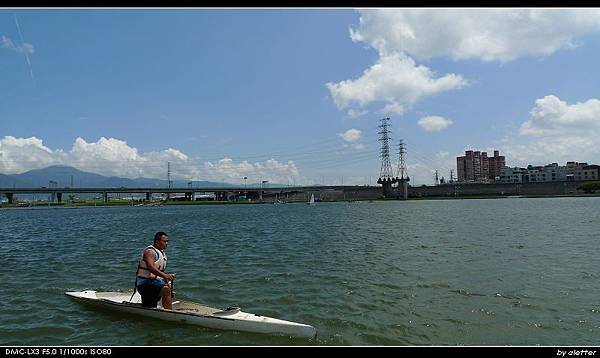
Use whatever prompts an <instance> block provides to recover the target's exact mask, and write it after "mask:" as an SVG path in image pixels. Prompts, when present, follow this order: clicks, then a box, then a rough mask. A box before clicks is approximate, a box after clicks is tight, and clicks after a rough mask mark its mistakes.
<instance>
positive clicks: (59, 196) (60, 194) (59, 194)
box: [56, 193, 62, 203]
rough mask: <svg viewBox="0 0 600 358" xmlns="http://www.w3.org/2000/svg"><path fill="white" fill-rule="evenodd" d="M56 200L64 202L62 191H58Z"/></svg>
mask: <svg viewBox="0 0 600 358" xmlns="http://www.w3.org/2000/svg"><path fill="white" fill-rule="evenodd" d="M56 200H57V201H58V202H59V203H62V193H56Z"/></svg>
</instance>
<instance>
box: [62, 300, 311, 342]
mask: <svg viewBox="0 0 600 358" xmlns="http://www.w3.org/2000/svg"><path fill="white" fill-rule="evenodd" d="M132 293H133V291H130V292H96V291H91V290H88V291H79V292H65V295H67V296H69V297H71V298H73V299H75V300H77V301H80V302H84V303H89V304H92V305H95V306H98V307H106V308H110V309H114V310H118V311H122V312H128V313H133V314H138V315H142V316H147V317H153V318H158V319H162V320H166V321H174V322H182V323H188V324H193V325H198V326H203V327H208V328H216V329H225V330H234V331H243V332H254V333H272V334H285V335H288V336H291V337H300V338H314V337H315V336H316V334H317V330H316V329H315V327H313V326H310V325H307V324H302V323H296V322H290V321H284V320H281V319H276V318H271V317H265V316H259V315H255V314H252V313H247V312H243V311H241V310H240V309H239V308H237V307H234V308H227V309H225V310H222V309H218V308H212V307H208V306H205V305H202V304H199V303H194V302H186V301H174V302H173V309H171V310H167V309H163V308H162V307H161V306H160V302H159V306H158V307H157V308H148V307H142V304H141V296H140V294H139V293H137V292H136V293H135V295H134V296H133V298H131V295H132ZM130 298H131V302H130V301H129V299H130Z"/></svg>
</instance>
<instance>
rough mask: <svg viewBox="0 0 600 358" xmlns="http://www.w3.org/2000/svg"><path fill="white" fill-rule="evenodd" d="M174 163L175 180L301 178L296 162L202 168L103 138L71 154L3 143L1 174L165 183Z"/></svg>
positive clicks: (23, 141) (171, 154)
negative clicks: (57, 170)
mask: <svg viewBox="0 0 600 358" xmlns="http://www.w3.org/2000/svg"><path fill="white" fill-rule="evenodd" d="M169 162H170V163H171V173H172V178H173V179H175V180H219V181H221V180H224V181H226V182H230V183H233V184H239V183H240V180H241V178H243V177H244V176H247V177H248V178H249V180H255V181H256V182H260V180H268V181H270V182H271V183H278V184H285V183H288V182H291V181H293V180H294V179H298V178H300V173H299V170H298V168H297V167H296V164H295V163H294V162H293V161H288V162H287V163H282V162H279V161H277V160H275V159H269V160H266V161H264V162H261V163H258V162H257V163H252V164H251V163H249V162H247V161H241V162H238V163H236V162H234V161H233V160H232V159H229V158H224V159H221V160H218V161H215V162H211V161H206V162H204V163H200V162H198V161H195V160H193V159H192V158H190V157H189V156H187V155H186V154H184V153H183V152H181V151H179V150H177V149H174V148H167V149H165V150H160V151H150V152H143V153H142V152H139V151H138V149H137V148H135V147H132V146H130V145H129V144H127V142H126V141H123V140H120V139H116V138H105V137H101V138H100V139H99V140H98V141H96V142H87V141H86V140H84V139H83V138H79V137H78V138H77V139H75V142H74V143H73V146H72V147H71V149H70V150H68V151H65V150H62V149H51V148H48V147H47V146H45V145H44V143H43V141H42V140H41V139H39V138H36V137H30V138H16V137H13V136H5V137H4V138H0V173H1V174H17V173H22V172H26V171H28V170H32V169H41V168H45V167H48V166H51V165H68V166H72V167H75V168H77V169H79V170H83V171H86V172H91V173H96V174H100V175H104V176H118V177H125V178H131V179H134V178H139V177H145V178H158V179H166V176H167V163H169Z"/></svg>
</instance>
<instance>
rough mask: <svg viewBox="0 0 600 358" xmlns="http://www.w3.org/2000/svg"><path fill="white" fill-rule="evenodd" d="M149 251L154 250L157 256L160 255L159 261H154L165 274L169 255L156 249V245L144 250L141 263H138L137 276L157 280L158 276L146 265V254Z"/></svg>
mask: <svg viewBox="0 0 600 358" xmlns="http://www.w3.org/2000/svg"><path fill="white" fill-rule="evenodd" d="M148 249H152V250H154V252H156V254H157V255H158V260H156V261H154V264H155V265H156V267H157V268H158V270H159V271H162V272H164V271H165V269H166V268H167V254H165V253H164V252H163V251H161V250H159V249H157V248H156V247H154V245H150V246H148V247H146V248H145V249H144V250H142V254H141V256H140V261H139V263H138V269H137V276H139V277H144V278H148V279H151V280H155V279H156V275H155V274H153V273H152V272H151V271H150V270H149V269H148V264H146V261H145V260H144V253H145V252H146V250H148Z"/></svg>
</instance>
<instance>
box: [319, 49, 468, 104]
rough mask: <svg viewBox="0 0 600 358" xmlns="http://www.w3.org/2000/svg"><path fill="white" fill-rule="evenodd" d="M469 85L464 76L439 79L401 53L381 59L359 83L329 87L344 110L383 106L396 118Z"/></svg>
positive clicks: (333, 96)
mask: <svg viewBox="0 0 600 358" xmlns="http://www.w3.org/2000/svg"><path fill="white" fill-rule="evenodd" d="M465 85H467V81H466V80H465V79H463V78H462V77H461V76H460V75H455V74H448V75H445V76H443V77H436V75H435V74H434V73H433V72H432V71H431V70H430V69H429V68H427V67H425V66H422V65H421V66H419V65H417V64H416V63H415V61H414V60H413V59H411V58H410V57H407V56H405V55H403V54H399V53H394V54H390V55H386V56H383V57H381V58H380V59H379V60H378V61H377V63H376V64H375V65H373V66H371V67H370V68H369V69H367V70H365V71H364V73H363V75H362V76H361V77H359V78H357V79H355V80H345V81H341V82H338V83H331V82H329V83H327V84H326V86H327V88H328V89H329V92H330V93H331V96H332V98H333V100H334V102H335V104H336V105H337V107H338V108H339V109H340V110H344V109H346V108H347V107H349V106H352V105H354V106H358V107H359V108H360V107H364V106H367V105H369V104H371V103H375V102H382V103H384V104H385V107H384V108H383V112H385V113H396V114H402V113H404V112H405V111H406V110H407V109H409V108H410V107H411V106H412V105H413V104H415V103H416V102H417V101H418V100H419V99H421V98H422V97H425V96H429V95H433V94H436V93H440V92H444V91H449V90H453V89H458V88H462V87H464V86H465Z"/></svg>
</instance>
